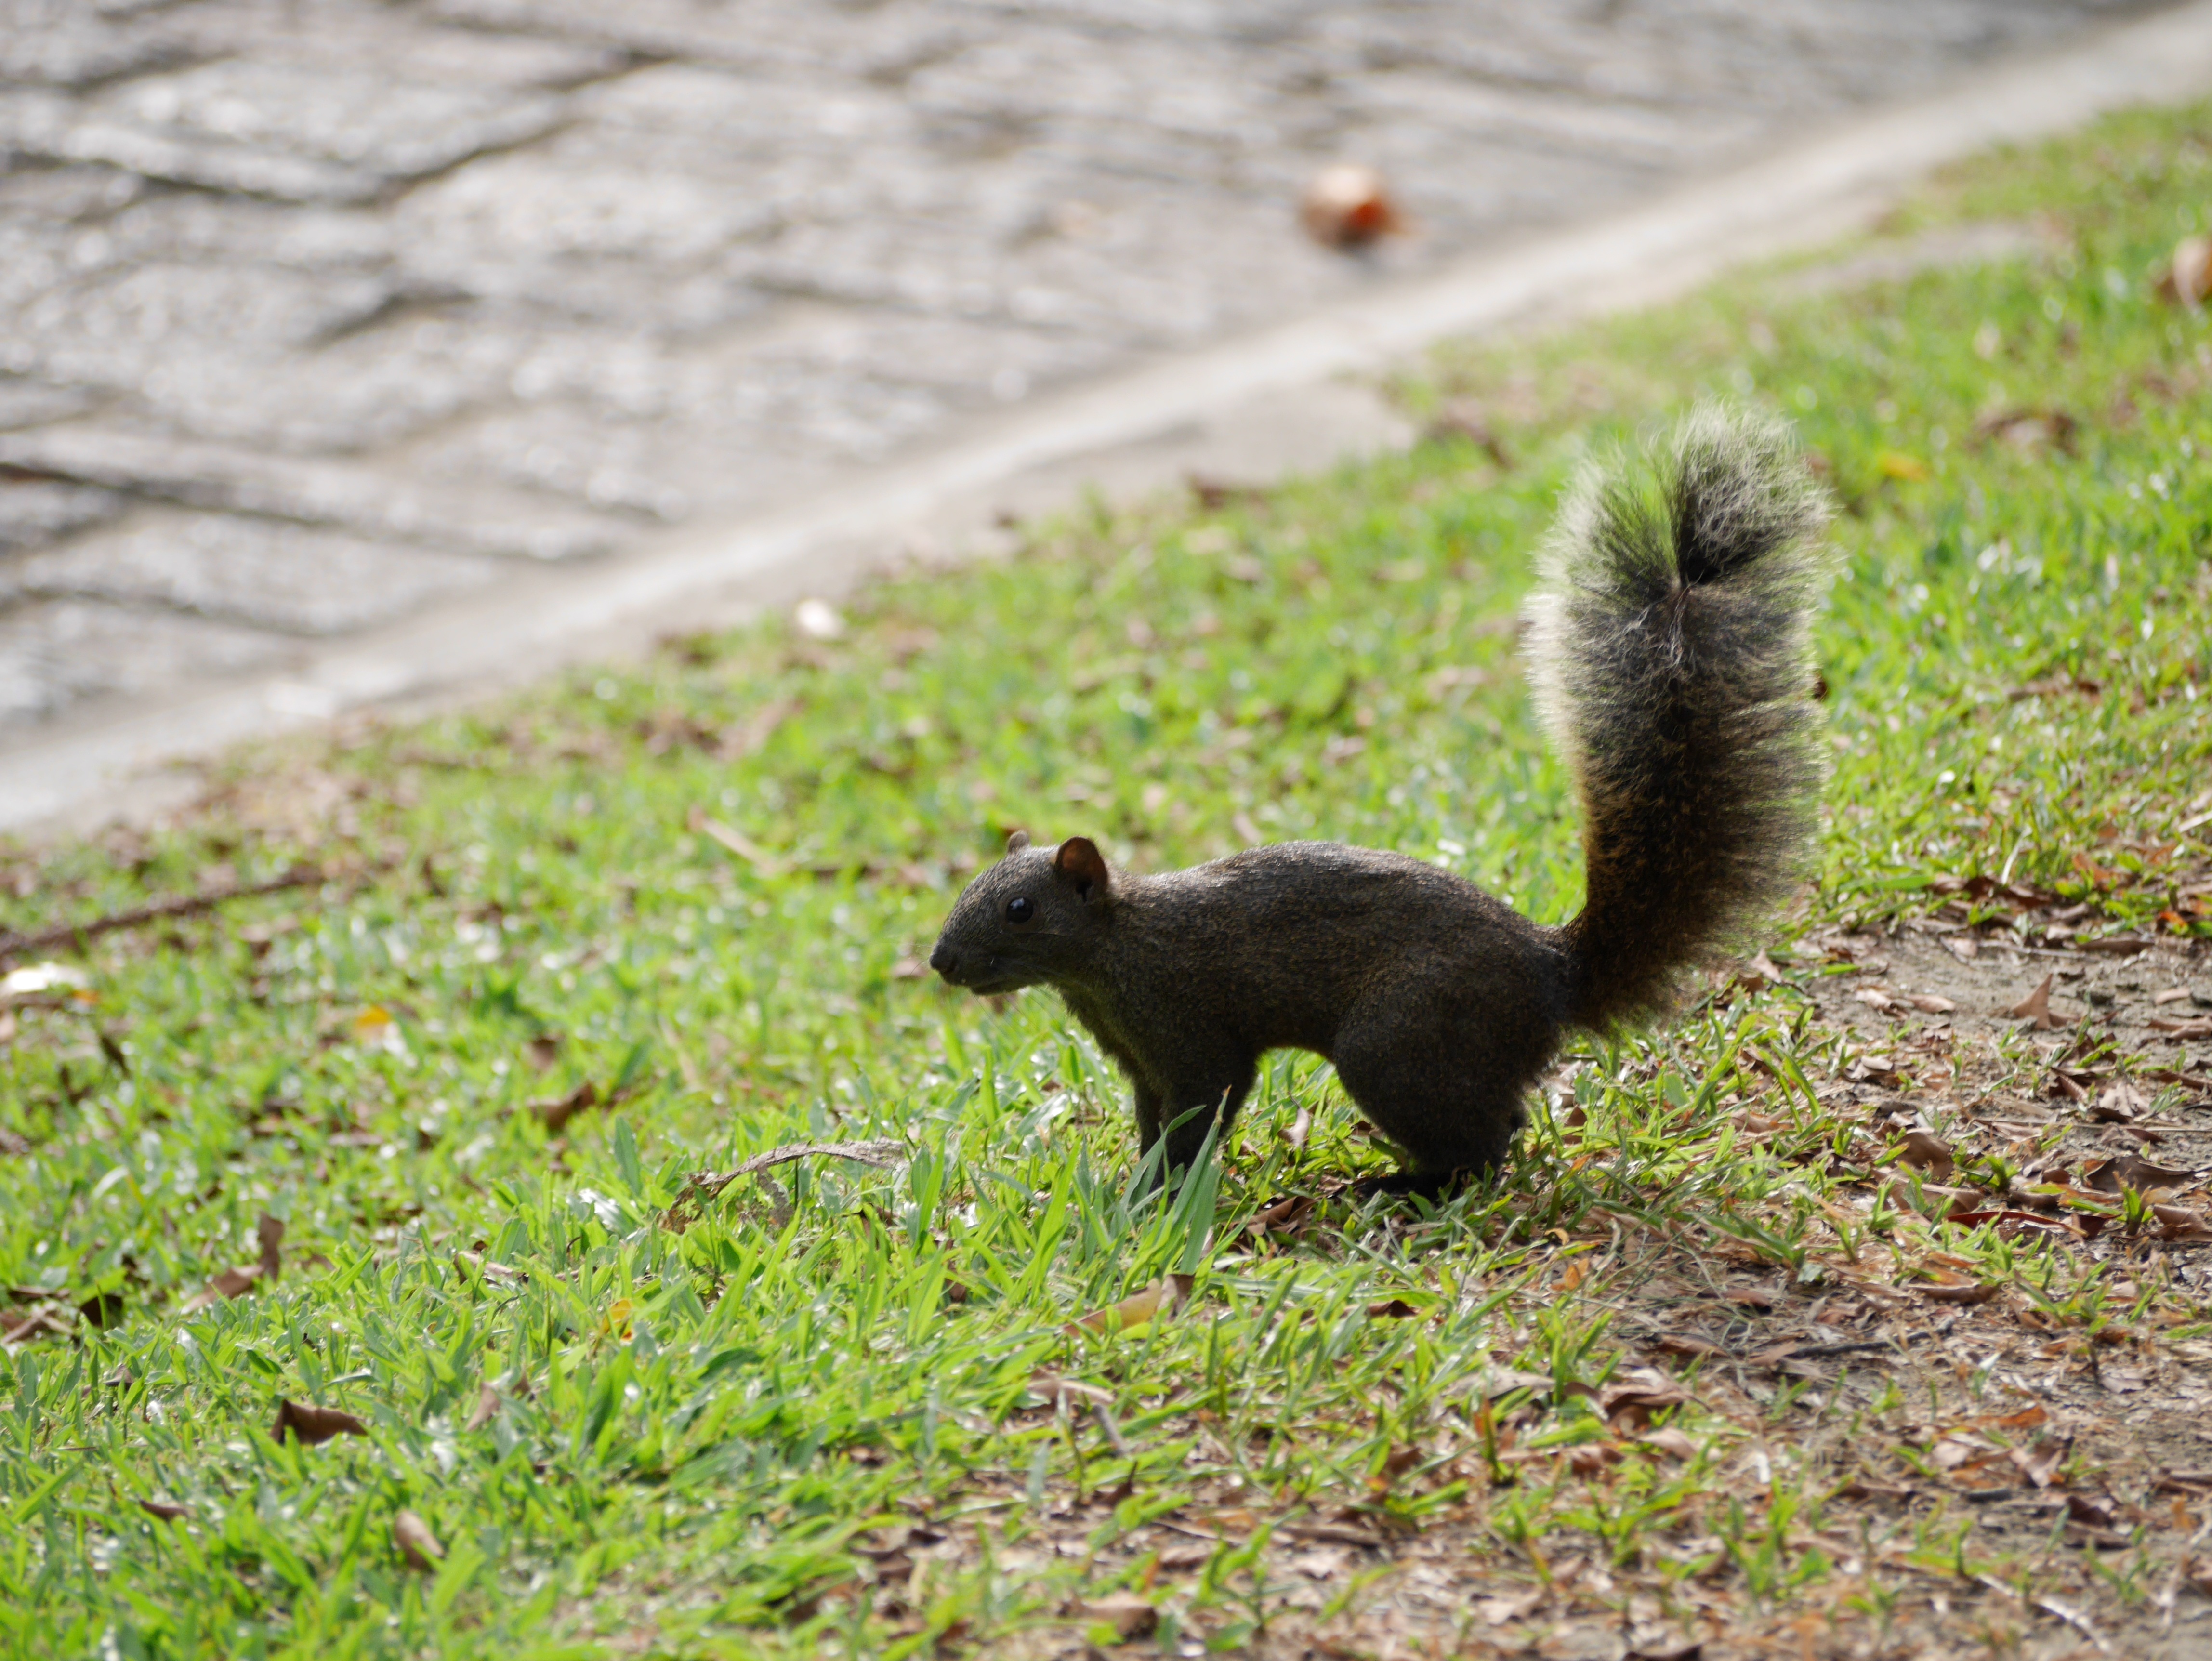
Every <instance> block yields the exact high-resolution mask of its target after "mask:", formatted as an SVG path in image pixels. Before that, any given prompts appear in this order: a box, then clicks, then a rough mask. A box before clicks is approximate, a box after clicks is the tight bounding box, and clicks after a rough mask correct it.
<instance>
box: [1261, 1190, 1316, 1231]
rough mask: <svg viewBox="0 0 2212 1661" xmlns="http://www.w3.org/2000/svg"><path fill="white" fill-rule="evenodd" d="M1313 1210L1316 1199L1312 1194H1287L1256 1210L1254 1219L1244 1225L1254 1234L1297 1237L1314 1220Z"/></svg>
mask: <svg viewBox="0 0 2212 1661" xmlns="http://www.w3.org/2000/svg"><path fill="white" fill-rule="evenodd" d="M1313 1212H1314V1199H1313V1196H1311V1195H1310V1194H1291V1195H1286V1196H1284V1197H1283V1198H1281V1199H1279V1200H1276V1201H1273V1202H1270V1203H1268V1204H1267V1205H1265V1206H1262V1207H1261V1208H1260V1209H1259V1210H1257V1211H1255V1212H1254V1213H1253V1214H1252V1220H1251V1221H1250V1222H1249V1223H1247V1224H1245V1229H1246V1230H1247V1232H1250V1233H1253V1234H1263V1235H1264V1234H1285V1235H1290V1236H1292V1237H1296V1236H1297V1235H1299V1234H1303V1233H1304V1232H1305V1230H1306V1226H1307V1225H1308V1224H1309V1223H1310V1221H1311V1220H1312V1218H1313Z"/></svg>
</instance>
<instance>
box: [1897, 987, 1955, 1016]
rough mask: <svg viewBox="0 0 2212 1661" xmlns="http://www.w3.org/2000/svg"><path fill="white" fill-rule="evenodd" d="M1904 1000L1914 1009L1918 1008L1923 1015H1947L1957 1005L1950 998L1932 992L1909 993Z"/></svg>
mask: <svg viewBox="0 0 2212 1661" xmlns="http://www.w3.org/2000/svg"><path fill="white" fill-rule="evenodd" d="M1905 1002H1907V1003H1909V1004H1911V1006H1912V1007H1914V1008H1915V1009H1917V1010H1918V1011H1919V1012H1920V1013H1922V1014H1923V1015H1948V1014H1949V1013H1951V1012H1952V1011H1954V1010H1955V1009H1956V1008H1958V1007H1959V1006H1958V1005H1956V1004H1955V1003H1953V1002H1952V1001H1950V999H1948V998H1939V997H1937V996H1936V995H1935V994H1934V993H1932V992H1914V993H1911V994H1909V995H1907V996H1906V998H1905Z"/></svg>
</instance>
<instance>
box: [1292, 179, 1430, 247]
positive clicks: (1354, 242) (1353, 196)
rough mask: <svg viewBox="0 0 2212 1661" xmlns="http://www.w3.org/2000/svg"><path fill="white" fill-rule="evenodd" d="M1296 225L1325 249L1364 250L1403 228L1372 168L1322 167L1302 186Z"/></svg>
mask: <svg viewBox="0 0 2212 1661" xmlns="http://www.w3.org/2000/svg"><path fill="white" fill-rule="evenodd" d="M1298 222H1299V223H1300V224H1302V225H1304V227H1305V228H1306V234H1307V235H1308V236H1310V237H1311V238H1313V240H1315V241H1316V242H1318V243H1320V244H1321V245H1322V246H1323V247H1325V248H1364V247H1365V246H1367V245H1368V244H1370V243H1371V242H1373V241H1375V240H1376V239H1378V238H1380V237H1384V236H1388V235H1389V234H1391V233H1393V232H1394V231H1398V230H1401V229H1403V228H1404V220H1403V218H1402V217H1401V215H1400V214H1399V212H1398V208H1397V204H1395V203H1394V202H1393V201H1392V200H1391V199H1390V192H1389V186H1386V185H1384V184H1383V175H1382V174H1381V173H1377V172H1376V171H1375V169H1374V168H1372V167H1357V166H1352V165H1349V164H1346V165H1340V166H1337V167H1324V168H1322V170H1321V172H1319V173H1316V174H1315V175H1314V178H1313V182H1312V183H1311V184H1310V185H1308V186H1306V190H1305V195H1304V198H1303V199H1301V200H1300V202H1299V204H1298Z"/></svg>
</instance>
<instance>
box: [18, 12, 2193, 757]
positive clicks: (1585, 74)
mask: <svg viewBox="0 0 2212 1661" xmlns="http://www.w3.org/2000/svg"><path fill="white" fill-rule="evenodd" d="M2150 9H2156V8H2155V7H2153V6H2148V5H2145V4H2141V3H2127V0H1576V3H1568V0H1552V3H1536V0H1517V3H1516V0H1460V3H1443V0H1431V3H1418V0H1398V3H1381V0H1365V3H1363V0H1267V3H1261V0H1248V3H1243V4H1234V3H1206V0H1183V3H1179V4H1171V3H1166V0H1122V3H1120V4H1111V3H1107V0H996V3H994V0H846V3H829V0H620V3H609V0H0V751H4V750H6V749H7V748H9V747H11V746H13V745H21V744H22V743H25V742H27V741H29V740H30V739H33V738H34V737H36V736H38V735H40V734H41V733H51V732H52V731H53V730H55V723H56V722H57V721H59V722H62V723H64V725H66V724H67V723H69V722H70V721H82V720H84V719H88V718H91V717H96V716H97V715H99V714H100V712H101V711H102V710H104V709H118V708H122V707H126V706H128V705H130V704H131V703H134V702H135V703H145V702H146V701H147V700H149V699H153V700H159V699H161V697H164V696H165V695H173V694H174V693H175V691H177V689H179V688H183V687H187V686H191V685H194V684H209V683H210V680H211V679H216V678H222V677H225V676H231V675H236V674H240V673H243V672H269V671H271V670H281V669H282V668H283V666H285V665H286V664H287V662H288V661H290V660H292V659H293V658H295V656H297V655H298V654H301V652H302V651H303V649H305V647H306V645H307V643H308V642H313V641H315V640H317V639H328V638H330V637H331V636H347V635H349V634H353V633H356V632H359V631H363V630H371V629H373V628H374V627H376V626H377V625H379V624H387V623H389V622H391V621H392V619H394V618H399V617H401V616H404V615H405V614H408V613H410V612H415V611H421V610H422V609H423V608H426V607H430V606H433V605H436V604H437V603H438V602H439V601H441V599H443V600H448V601H451V600H453V599H458V598H459V597H461V596H464V595H469V594H471V593H473V594H474V595H475V596H476V599H477V601H478V603H479V604H480V603H481V602H482V600H483V598H484V596H485V594H486V593H490V592H495V591H496V585H499V584H500V583H501V582H502V581H510V582H512V581H515V580H516V578H517V574H519V573H521V572H525V571H527V570H528V569H531V568H532V566H533V565H535V564H536V563H538V562H548V561H555V562H574V561H586V560H604V559H606V558H609V557H617V556H619V555H620V554H621V553H622V552H623V551H625V550H635V549H639V548H641V547H644V546H647V545H649V544H651V543H652V541H653V539H654V538H656V537H662V538H665V536H667V535H668V534H669V531H668V528H667V527H669V526H673V525H675V524H677V523H678V522H679V521H686V520H688V521H690V522H691V523H692V524H694V525H695V526H696V525H698V524H702V523H703V524H709V525H711V524H713V523H714V522H716V521H718V520H727V519H734V518H737V517H739V516H743V515H746V514H757V513H758V512H760V511H762V510H763V509H766V508H772V507H775V505H777V504H778V503H781V502H788V501H791V500H793V499H794V498H796V497H797V496H799V495H800V494H801V493H804V492H808V491H816V492H818V491H820V490H823V488H825V487H827V486H832V485H835V484H837V483H838V482H839V481H841V480H842V479H845V478H853V477H856V476H858V475H859V474H860V473H861V472H864V471H865V470H866V469H868V468H870V467H871V466H872V465H878V464H880V463H882V462H884V460H885V459H889V458H891V457H894V456H896V455H901V454H911V453H915V452H917V451H918V450H921V449H922V448H925V447H927V446H928V445H930V444H932V443H935V442H942V441H947V440H949V439H951V438H952V437H953V436H955V435H957V434H958V433H959V432H961V431H962V430H963V426H965V425H967V424H972V423H975V421H977V420H978V419H980V418H981V417H985V416H987V415H988V414H990V413H992V412H996V413H998V414H999V415H1000V416H1001V417H1003V415H1004V414H1005V412H1006V410H1007V409H1008V408H1009V407H1010V406H1018V405H1019V404H1020V403H1021V402H1022V401H1023V400H1025V399H1030V398H1033V397H1036V396H1037V395H1038V394H1040V393H1042V392H1045V391H1047V390H1048V389H1051V388H1054V387H1059V386H1068V385H1070V384H1072V383H1074V382H1077V381H1079V380H1084V379H1085V378H1090V377H1096V376H1098V375H1100V374H1103V373H1104V372H1106V371H1109V370H1113V369H1119V368H1130V367H1132V366H1135V365H1138V364H1141V363H1143V362H1147V361H1151V360H1157V359H1159V358H1161V357H1163V356H1168V355H1171V354H1173V353H1175V352H1176V351H1177V350H1179V349H1186V350H1187V349H1188V348H1190V347H1192V346H1194V345H1195V344H1201V343H1206V342H1209V341H1212V340H1214V339H1217V338H1221V337H1223V336H1225V335H1229V334H1233V333H1236V332H1241V331H1245V330H1249V329H1253V328H1255V327H1259V326H1264V325H1267V324H1270V323H1274V322H1279V321H1281V320H1282V319H1286V318H1290V317H1294V316H1297V315H1298V314H1299V313H1302V312H1304V311H1305V310H1308V309H1310V308H1311V307H1316V306H1317V305H1320V304H1322V303H1325V302H1327V301H1331V300H1334V299H1339V298H1341V297H1342V296H1344V295H1347V294H1352V293H1356V292H1358V291H1359V290H1361V289H1365V288H1369V287H1371V286H1373V285H1375V284H1376V283H1378V282H1381V281H1383V280H1387V279H1388V278H1389V277H1393V276H1403V275H1406V274H1407V273H1409V272H1417V271H1423V270H1425V269H1430V268H1433V267H1436V266H1438V265H1442V264H1443V263H1444V262H1446V261H1449V260H1450V259H1454V258H1455V257H1461V256H1464V255H1466V254H1468V253H1469V252H1474V251H1479V250H1481V249H1484V248H1486V247H1487V246H1495V245H1498V244H1500V243H1502V242H1504V241H1505V240H1509V239H1511V238H1513V237H1515V236H1516V235H1517V234H1527V233H1528V232H1529V231H1531V230H1533V229H1534V228H1539V227H1542V226H1546V225H1552V224H1557V223H1559V222H1563V221H1566V220H1571V219H1577V218H1581V217H1584V216H1589V215H1591V214H1594V213H1596V212H1599V211H1601V210H1605V209H1607V208H1612V207H1618V206H1620V205H1622V204H1630V203H1633V202H1635V201H1637V200H1638V199H1639V198H1643V197H1644V196H1646V195H1649V194H1650V193H1651V192H1654V191H1655V190H1656V189H1657V188H1658V187H1660V186H1666V185H1668V184H1672V183H1674V182H1675V181H1678V180H1680V179H1685V178H1687V177H1690V176H1693V175H1695V174H1698V173H1703V172H1707V171H1711V170H1712V169H1714V168H1717V167H1721V166H1723V165H1724V164H1727V163H1729V162H1732V161H1740V160H1742V159H1744V158H1746V157H1747V156H1750V155H1757V154H1759V152H1760V150H1761V149H1763V148H1765V147H1771V146H1772V145H1774V144H1776V143H1783V142H1785V141H1789V140H1793V139H1795V138H1796V137H1801V136H1802V134H1803V133H1804V132H1805V131H1808V129H1809V128H1810V127H1812V126H1813V125H1816V124H1818V123H1819V122H1820V121H1821V120H1822V119H1833V118H1835V117H1837V116H1838V115H1840V114H1842V113H1845V112H1848V111H1850V110H1851V109H1853V108H1856V107H1859V106H1865V105H1868V104H1870V103H1877V102H1882V101H1887V100H1893V99H1895V98H1899V97H1903V96H1905V95H1907V94H1915V93H1925V92H1928V91H1929V90H1930V89H1933V88H1940V87H1942V85H1944V84H1945V83H1946V81H1947V78H1948V77H1951V76H1955V75H1957V74H1958V73H1960V71H1961V70H1963V69H1965V68H1966V66H1968V65H1970V64H1977V63H1979V62H1983V61H1985V60H1987V59H1990V58H1995V57H1998V56H2001V55H2002V54H2005V53H2007V52H2014V51H2017V50H2020V49H2022V48H2026V47H2029V46H2038V45H2045V46H2047V45H2049V44H2051V43H2053V42H2057V41H2062V40H2065V39H2067V38H2068V37H2069V34H2071V33H2080V32H2081V31H2084V30H2086V29H2087V28H2089V27H2091V26H2093V25H2094V24H2095V23H2097V22H2099V21H2103V20H2106V19H2112V18H2117V17H2119V16H2122V15H2128V14H2131V13H2135V12H2140V11H2144V10H2150ZM1337 160H1357V161H1365V162H1370V163H1372V164H1373V165H1376V166H1377V167H1381V168H1382V169H1383V171H1384V172H1385V173H1386V174H1387V175H1388V176H1389V178H1390V179H1391V180H1392V181H1393V184H1394V186H1395V189H1396V191H1397V192H1398V194H1399V196H1400V198H1401V202H1402V204H1403V205H1404V207H1405V208H1406V209H1407V210H1408V212H1409V213H1410V215H1411V216H1412V218H1413V222H1414V232H1413V234H1411V235H1409V236H1407V237H1405V238H1402V239H1401V240H1397V241H1395V242H1394V243H1392V244H1391V245H1389V246H1386V247H1385V248H1383V250H1382V251H1381V252H1379V253H1377V254H1376V255H1374V256H1371V257H1360V258H1350V257H1346V256H1344V255H1340V254H1334V253H1330V252H1324V251H1322V250H1321V249H1319V248H1317V247H1316V246H1312V245H1311V244H1310V243H1308V242H1307V241H1305V240H1304V239H1303V237H1302V236H1301V235H1300V234H1299V232H1298V230H1297V223H1296V215H1295V206H1296V202H1297V195H1298V192H1299V190H1300V188H1301V186H1303V184H1304V181H1305V179H1307V178H1308V177H1309V176H1310V174H1311V173H1313V172H1314V171H1315V170H1316V168H1318V167H1321V166H1322V165H1324V164H1326V163H1328V162H1329V161H1337Z"/></svg>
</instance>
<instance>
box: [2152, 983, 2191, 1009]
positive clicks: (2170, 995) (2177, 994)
mask: <svg viewBox="0 0 2212 1661" xmlns="http://www.w3.org/2000/svg"><path fill="white" fill-rule="evenodd" d="M2188 995H2189V989H2188V988H2187V987H2185V986H2169V987H2167V988H2166V990H2165V991H2163V992H2154V993H2153V994H2152V995H2151V1000H2150V1001H2151V1003H2152V1004H2153V1005H2154V1007H2163V1006H2165V1005H2166V1004H2170V1003H2179V1002H2181V1001H2182V1000H2184V999H2185V998H2186V997H2187V996H2188Z"/></svg>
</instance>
